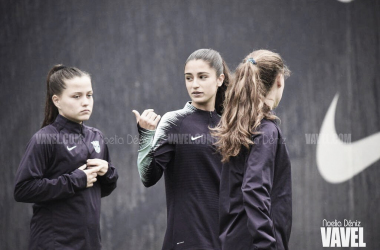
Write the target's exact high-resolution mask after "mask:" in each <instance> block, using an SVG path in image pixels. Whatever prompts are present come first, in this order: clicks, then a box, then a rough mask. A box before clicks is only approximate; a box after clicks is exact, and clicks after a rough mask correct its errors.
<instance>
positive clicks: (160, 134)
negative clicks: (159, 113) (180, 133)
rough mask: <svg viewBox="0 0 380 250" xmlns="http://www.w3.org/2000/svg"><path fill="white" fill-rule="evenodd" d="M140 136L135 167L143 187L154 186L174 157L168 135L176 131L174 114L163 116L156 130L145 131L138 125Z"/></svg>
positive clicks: (173, 149)
mask: <svg viewBox="0 0 380 250" xmlns="http://www.w3.org/2000/svg"><path fill="white" fill-rule="evenodd" d="M137 126H138V131H139V135H140V142H139V153H138V157H137V167H138V171H139V174H140V178H141V181H142V183H143V184H144V186H145V187H150V186H153V185H154V184H156V183H157V182H158V181H159V180H160V179H161V177H162V174H163V172H164V170H165V169H166V168H167V166H168V165H169V163H170V161H171V159H172V158H173V156H174V151H175V145H174V144H173V143H172V141H171V140H170V135H172V134H173V133H174V131H175V130H176V126H177V124H176V118H175V115H174V113H172V112H170V113H167V114H165V115H164V116H163V117H162V118H161V121H160V123H159V125H158V126H157V129H156V130H147V129H143V128H141V127H140V126H139V125H137Z"/></svg>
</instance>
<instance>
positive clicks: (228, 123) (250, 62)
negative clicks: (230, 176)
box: [211, 50, 290, 162]
mask: <svg viewBox="0 0 380 250" xmlns="http://www.w3.org/2000/svg"><path fill="white" fill-rule="evenodd" d="M279 73H281V74H283V75H284V76H288V75H289V74H290V71H289V70H288V68H287V67H286V65H285V64H284V62H283V60H282V58H281V57H280V55H278V54H277V53H273V52H271V51H268V50H258V51H254V52H252V53H251V54H249V55H248V56H247V57H246V58H245V59H244V60H243V62H241V63H240V64H239V66H238V67H237V68H236V71H235V75H234V78H233V79H232V81H231V83H230V84H229V85H228V88H227V91H226V98H225V100H224V104H223V107H224V113H223V116H222V119H221V120H220V123H219V124H218V126H217V127H216V128H213V129H211V130H212V135H213V136H215V137H216V138H217V141H216V143H215V145H216V146H217V148H218V151H219V152H220V153H221V155H222V162H228V160H229V159H230V157H234V156H237V155H238V154H239V152H240V150H241V148H242V147H246V148H249V147H250V145H252V144H254V142H253V141H252V135H254V134H258V133H259V132H258V131H259V129H258V128H259V126H260V124H261V120H262V119H264V118H265V119H269V120H275V119H278V118H277V117H276V116H275V115H274V114H273V113H272V112H271V109H270V107H269V106H268V105H266V104H265V102H264V100H265V96H266V95H267V93H268V92H269V91H270V89H271V87H272V86H273V84H274V82H275V79H276V77H277V75H278V74H279Z"/></svg>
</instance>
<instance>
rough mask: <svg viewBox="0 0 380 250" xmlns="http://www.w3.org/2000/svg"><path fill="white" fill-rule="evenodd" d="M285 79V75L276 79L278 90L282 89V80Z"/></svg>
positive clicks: (280, 75) (279, 75)
mask: <svg viewBox="0 0 380 250" xmlns="http://www.w3.org/2000/svg"><path fill="white" fill-rule="evenodd" d="M283 77H284V75H283V74H281V73H280V74H278V75H277V77H276V85H277V87H278V88H281V87H282V82H283V81H282V78H283Z"/></svg>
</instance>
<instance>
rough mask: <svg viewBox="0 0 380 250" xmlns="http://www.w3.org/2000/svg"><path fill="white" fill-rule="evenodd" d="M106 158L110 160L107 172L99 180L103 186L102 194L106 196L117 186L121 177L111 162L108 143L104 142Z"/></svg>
mask: <svg viewBox="0 0 380 250" xmlns="http://www.w3.org/2000/svg"><path fill="white" fill-rule="evenodd" d="M104 150H105V153H104V160H105V161H107V162H108V170H107V173H106V174H105V175H103V176H98V180H99V183H100V186H101V196H102V197H105V196H108V195H110V194H111V193H112V191H113V190H114V189H115V188H116V182H117V179H118V178H119V175H118V173H117V170H116V168H115V167H114V166H113V165H112V163H111V158H110V155H109V152H108V147H107V144H104Z"/></svg>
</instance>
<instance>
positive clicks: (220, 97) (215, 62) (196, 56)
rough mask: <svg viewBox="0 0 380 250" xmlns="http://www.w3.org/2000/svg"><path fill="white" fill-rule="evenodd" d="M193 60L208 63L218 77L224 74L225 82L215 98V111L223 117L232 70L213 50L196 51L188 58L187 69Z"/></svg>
mask: <svg viewBox="0 0 380 250" xmlns="http://www.w3.org/2000/svg"><path fill="white" fill-rule="evenodd" d="M191 60H203V61H205V62H207V64H208V65H209V66H210V67H211V68H213V69H215V71H216V77H219V76H220V75H221V74H224V81H223V83H222V85H221V86H220V87H219V88H218V91H217V92H216V98H215V111H216V112H217V113H218V114H220V115H221V114H222V113H223V102H224V98H225V92H226V90H227V86H228V83H229V81H230V70H229V68H228V66H227V64H226V62H225V61H224V60H223V58H222V56H221V55H220V54H219V52H218V51H216V50H213V49H199V50H196V51H194V52H193V53H191V55H190V56H189V57H188V58H187V60H186V62H185V67H186V64H187V63H188V62H189V61H191Z"/></svg>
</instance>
